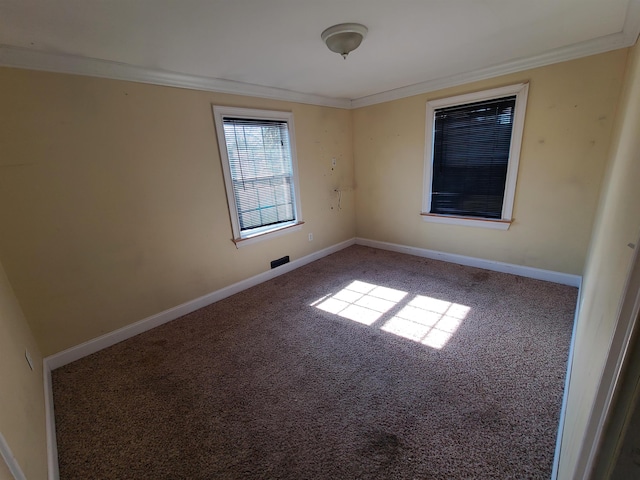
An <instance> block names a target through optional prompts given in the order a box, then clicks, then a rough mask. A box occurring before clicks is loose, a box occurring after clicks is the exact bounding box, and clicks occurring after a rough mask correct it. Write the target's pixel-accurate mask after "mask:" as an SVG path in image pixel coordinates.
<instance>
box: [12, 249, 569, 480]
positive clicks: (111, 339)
mask: <svg viewBox="0 0 640 480" xmlns="http://www.w3.org/2000/svg"><path fill="white" fill-rule="evenodd" d="M354 244H358V245H364V246H367V247H373V248H379V249H382V250H390V251H394V252H399V253H405V254H409V255H414V256H419V257H424V258H431V259H435V260H442V261H445V262H451V263H457V264H460V265H468V266H471V267H478V268H484V269H486V270H493V271H497V272H503V273H512V274H515V275H520V276H523V277H530V278H535V279H539V280H547V281H550V282H555V283H561V284H564V285H571V286H575V287H579V286H580V283H581V277H580V276H578V275H570V274H567V273H560V272H553V271H550V270H542V269H538V268H533V267H525V266H521V265H513V264H509V263H503V262H496V261H492V260H484V259H481V258H475V257H467V256H464V255H457V254H452V253H446V252H438V251H436V250H427V249H423V248H416V247H409V246H406V245H398V244H394V243H387V242H380V241H377V240H369V239H366V238H353V239H350V240H346V241H344V242H341V243H338V244H336V245H332V246H331V247H328V248H325V249H323V250H319V251H317V252H314V253H312V254H310V255H307V256H305V257H302V258H299V259H297V260H294V261H292V262H290V263H287V264H285V265H282V266H281V267H278V268H276V269H272V270H268V271H266V272H263V273H260V274H258V275H256V276H254V277H251V278H248V279H246V280H242V281H240V282H238V283H234V284H233V285H229V286H228V287H225V288H222V289H220V290H217V291H215V292H212V293H209V294H207V295H204V296H202V297H199V298H196V299H194V300H191V301H189V302H186V303H183V304H181V305H178V306H176V307H173V308H170V309H168V310H165V311H163V312H160V313H157V314H155V315H152V316H150V317H147V318H145V319H142V320H140V321H138V322H135V323H132V324H131V325H127V326H126V327H122V328H120V329H118V330H114V331H113V332H109V333H106V334H104V335H101V336H99V337H97V338H94V339H92V340H89V341H87V342H84V343H81V344H80V345H77V346H75V347H71V348H68V349H67V350H64V351H62V352H59V353H56V354H54V355H50V356H48V357H46V358H45V359H44V361H43V363H44V372H43V374H44V389H45V408H46V420H47V455H48V463H49V480H59V473H58V453H57V443H56V436H55V417H54V406H53V391H52V385H51V371H52V370H55V369H56V368H59V367H62V366H64V365H67V364H68V363H71V362H74V361H76V360H79V359H81V358H83V357H86V356H88V355H91V354H92V353H95V352H98V351H100V350H102V349H105V348H107V347H110V346H111V345H115V344H116V343H119V342H122V341H123V340H126V339H128V338H131V337H134V336H135V335H138V334H140V333H143V332H146V331H148V330H151V329H152V328H155V327H158V326H160V325H162V324H164V323H167V322H170V321H172V320H175V319H177V318H180V317H182V316H184V315H187V314H188V313H191V312H194V311H195V310H198V309H200V308H202V307H206V306H207V305H210V304H212V303H215V302H217V301H219V300H222V299H224V298H227V297H229V296H231V295H234V294H236V293H239V292H241V291H243V290H246V289H248V288H251V287H254V286H256V285H258V284H260V283H263V282H266V281H268V280H271V279H272V278H275V277H278V276H280V275H283V274H285V273H288V272H291V271H293V270H295V269H296V268H299V267H302V266H303V265H306V264H308V263H311V262H314V261H316V260H319V259H320V258H322V257H326V256H327V255H331V254H332V253H335V252H338V251H340V250H342V249H344V248H347V247H349V246H351V245H354ZM563 413H564V405H563ZM16 478H20V479H22V478H24V477H16Z"/></svg>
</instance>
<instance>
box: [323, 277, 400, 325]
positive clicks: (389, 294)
mask: <svg viewBox="0 0 640 480" xmlns="http://www.w3.org/2000/svg"><path fill="white" fill-rule="evenodd" d="M406 295H407V292H403V291H402V290H395V289H393V288H387V287H381V286H378V285H373V284H371V283H366V282H360V281H358V280H356V281H353V282H351V283H350V284H349V285H347V286H346V287H345V288H343V289H342V290H340V291H339V292H338V293H336V294H334V295H330V296H327V297H323V298H321V299H320V300H318V301H316V302H313V303H312V304H311V305H312V306H314V307H316V308H319V309H320V310H324V311H325V312H329V313H333V314H336V315H339V316H341V317H343V318H348V319H349V320H353V321H354V322H358V323H362V324H364V325H371V324H373V323H374V322H375V321H376V320H378V319H379V318H380V317H382V315H383V314H385V313H386V312H388V311H389V310H391V309H392V308H393V307H394V306H396V304H397V303H398V302H399V301H400V300H402V299H403V298H404V297H405V296H406Z"/></svg>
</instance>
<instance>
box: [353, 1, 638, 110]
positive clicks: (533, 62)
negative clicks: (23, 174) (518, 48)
mask: <svg viewBox="0 0 640 480" xmlns="http://www.w3.org/2000/svg"><path fill="white" fill-rule="evenodd" d="M639 33H640V0H630V1H629V6H628V8H627V14H626V17H625V23H624V26H623V29H622V31H621V32H618V33H612V34H610V35H605V36H602V37H599V38H594V39H592V40H587V41H584V42H580V43H576V44H573V45H569V46H567V47H561V48H556V49H554V50H551V51H549V52H545V53H541V54H540V55H533V56H531V57H525V58H519V59H515V60H511V61H508V62H505V63H500V64H498V65H494V66H492V67H487V68H480V69H478V70H474V71H472V72H461V73H457V74H454V75H449V76H447V77H441V78H435V79H433V80H427V81H426V82H420V83H416V84H414V85H408V86H406V87H400V88H396V89H393V90H387V91H386V92H381V93H375V94H373V95H367V96H365V97H360V98H355V99H352V100H351V108H361V107H367V106H369V105H376V104H378V103H384V102H390V101H392V100H398V99H400V98H406V97H412V96H414V95H421V94H424V93H429V92H434V91H436V90H441V89H444V88H449V87H455V86H456V85H464V84H466V83H472V82H477V81H480V80H486V79H488V78H495V77H499V76H501V75H507V74H510V73H517V72H522V71H524V70H530V69H532V68H537V67H544V66H545V65H552V64H554V63H561V62H567V61H569V60H575V59H577V58H582V57H587V56H589V55H596V54H598V53H605V52H609V51H611V50H617V49H619V48H626V47H631V46H633V45H634V44H635V43H636V40H637V39H638V34H639Z"/></svg>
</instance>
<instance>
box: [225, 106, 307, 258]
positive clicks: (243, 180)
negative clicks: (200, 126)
mask: <svg viewBox="0 0 640 480" xmlns="http://www.w3.org/2000/svg"><path fill="white" fill-rule="evenodd" d="M213 112H214V118H215V123H216V131H217V133H218V145H219V148H220V158H221V160H222V170H223V172H224V181H225V187H226V190H227V200H228V203H229V212H230V215H231V226H232V228H233V237H234V242H235V243H236V245H238V246H240V245H244V244H247V243H251V241H255V240H257V239H258V238H263V237H264V236H265V235H266V234H274V233H275V232H280V233H283V232H284V231H291V230H292V229H297V228H296V227H298V226H299V225H301V224H302V222H301V221H300V215H301V214H300V200H299V199H300V195H299V192H298V175H297V164H296V155H295V141H294V131H293V114H292V113H288V112H272V111H265V110H250V109H245V108H231V107H213Z"/></svg>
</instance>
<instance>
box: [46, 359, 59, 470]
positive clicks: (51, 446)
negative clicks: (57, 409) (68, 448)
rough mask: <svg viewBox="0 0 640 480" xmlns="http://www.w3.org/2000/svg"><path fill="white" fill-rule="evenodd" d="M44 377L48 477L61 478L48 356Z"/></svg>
mask: <svg viewBox="0 0 640 480" xmlns="http://www.w3.org/2000/svg"><path fill="white" fill-rule="evenodd" d="M42 377H43V381H44V413H45V422H46V434H47V468H48V472H49V475H48V479H49V480H59V479H60V471H59V469H58V442H57V440H56V418H55V415H54V407H53V383H52V382H51V365H50V363H49V361H48V359H47V358H45V359H44V360H43V361H42Z"/></svg>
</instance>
